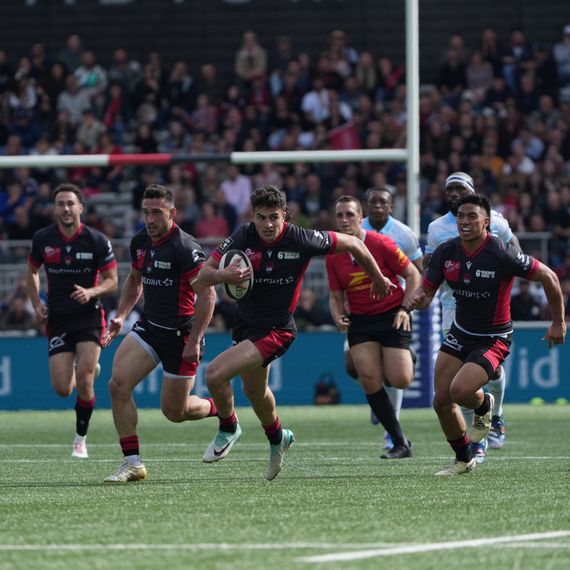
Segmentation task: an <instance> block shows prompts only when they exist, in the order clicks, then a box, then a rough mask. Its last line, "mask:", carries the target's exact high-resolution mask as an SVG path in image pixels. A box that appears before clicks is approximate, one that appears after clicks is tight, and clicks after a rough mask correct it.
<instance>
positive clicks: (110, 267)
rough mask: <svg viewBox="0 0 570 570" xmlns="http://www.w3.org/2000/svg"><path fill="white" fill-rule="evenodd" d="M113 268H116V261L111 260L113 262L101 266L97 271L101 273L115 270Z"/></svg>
mask: <svg viewBox="0 0 570 570" xmlns="http://www.w3.org/2000/svg"><path fill="white" fill-rule="evenodd" d="M115 267H117V261H116V260H115V259H113V261H110V262H109V263H107V264H106V265H103V267H99V271H100V272H101V273H103V271H109V270H110V269H115Z"/></svg>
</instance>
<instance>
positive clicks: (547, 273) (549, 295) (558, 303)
mask: <svg viewBox="0 0 570 570" xmlns="http://www.w3.org/2000/svg"><path fill="white" fill-rule="evenodd" d="M531 281H540V283H541V284H542V287H543V289H544V293H545V295H546V299H547V300H548V306H549V307H550V313H551V314H552V324H551V325H550V327H549V328H548V331H547V332H546V335H545V336H544V337H543V340H546V341H548V348H552V345H553V344H562V343H563V342H564V340H565V338H566V322H565V317H566V315H565V311H564V297H563V296H562V289H561V287H560V281H559V280H558V277H557V275H556V273H554V271H552V269H550V267H547V266H546V265H544V263H540V262H539V263H538V269H537V270H536V272H535V274H534V275H533V276H532V278H531Z"/></svg>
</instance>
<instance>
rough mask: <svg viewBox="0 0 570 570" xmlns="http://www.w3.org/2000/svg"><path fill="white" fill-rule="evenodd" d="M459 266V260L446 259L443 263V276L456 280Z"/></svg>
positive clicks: (449, 279)
mask: <svg viewBox="0 0 570 570" xmlns="http://www.w3.org/2000/svg"><path fill="white" fill-rule="evenodd" d="M460 267H461V263H459V261H453V260H452V259H447V260H446V261H445V263H444V265H443V277H444V278H445V279H447V280H448V281H458V280H459V269H460Z"/></svg>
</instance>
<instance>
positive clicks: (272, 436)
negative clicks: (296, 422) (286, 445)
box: [263, 417, 283, 445]
mask: <svg viewBox="0 0 570 570" xmlns="http://www.w3.org/2000/svg"><path fill="white" fill-rule="evenodd" d="M263 429H264V430H265V435H266V436H267V439H268V440H269V443H271V444H272V445H278V444H280V443H281V440H282V439H283V430H282V429H281V421H280V420H279V417H277V419H276V420H275V421H274V422H273V423H272V424H270V425H268V426H263Z"/></svg>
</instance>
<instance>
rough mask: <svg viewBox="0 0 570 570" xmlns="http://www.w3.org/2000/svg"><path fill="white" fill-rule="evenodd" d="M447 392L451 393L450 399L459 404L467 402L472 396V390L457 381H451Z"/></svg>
mask: <svg viewBox="0 0 570 570" xmlns="http://www.w3.org/2000/svg"><path fill="white" fill-rule="evenodd" d="M449 393H450V395H451V399H452V400H453V401H454V402H456V403H458V404H459V405H460V406H461V405H466V404H468V403H469V401H470V400H471V398H473V391H472V390H471V389H470V388H468V387H465V386H461V385H460V384H457V383H453V384H452V385H451V387H450V388H449Z"/></svg>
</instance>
